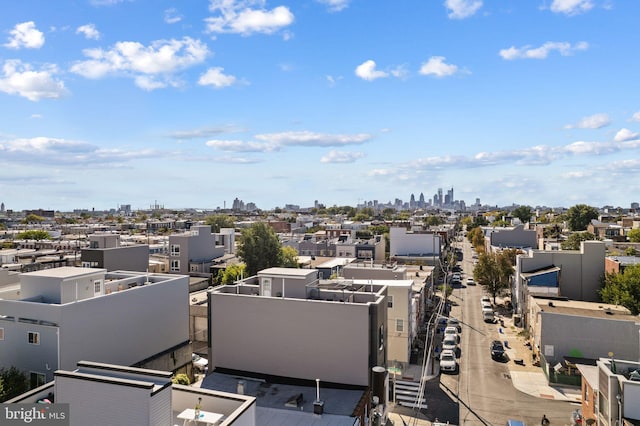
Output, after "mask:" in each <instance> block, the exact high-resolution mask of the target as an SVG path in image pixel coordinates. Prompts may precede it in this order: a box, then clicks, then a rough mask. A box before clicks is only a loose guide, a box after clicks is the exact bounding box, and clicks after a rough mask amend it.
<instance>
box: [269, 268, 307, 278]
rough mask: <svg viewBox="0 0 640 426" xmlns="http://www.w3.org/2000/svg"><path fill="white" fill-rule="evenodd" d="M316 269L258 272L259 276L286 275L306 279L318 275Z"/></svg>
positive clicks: (273, 269)
mask: <svg viewBox="0 0 640 426" xmlns="http://www.w3.org/2000/svg"><path fill="white" fill-rule="evenodd" d="M317 273H318V271H316V270H315V269H301V268H267V269H263V270H261V271H259V272H258V275H286V276H289V277H306V276H308V275H313V274H317Z"/></svg>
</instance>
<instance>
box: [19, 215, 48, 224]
mask: <svg viewBox="0 0 640 426" xmlns="http://www.w3.org/2000/svg"><path fill="white" fill-rule="evenodd" d="M41 222H44V217H42V216H38V215H37V214H33V213H29V214H28V215H26V216H25V217H24V219H22V220H21V221H20V223H22V224H27V223H41Z"/></svg>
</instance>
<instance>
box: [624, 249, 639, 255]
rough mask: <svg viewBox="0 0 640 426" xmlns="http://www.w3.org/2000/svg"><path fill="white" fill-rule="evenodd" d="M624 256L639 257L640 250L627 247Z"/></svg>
mask: <svg viewBox="0 0 640 426" xmlns="http://www.w3.org/2000/svg"><path fill="white" fill-rule="evenodd" d="M624 255H625V256H637V255H638V250H636V248H635V247H627V248H626V249H624Z"/></svg>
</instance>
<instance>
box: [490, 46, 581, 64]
mask: <svg viewBox="0 0 640 426" xmlns="http://www.w3.org/2000/svg"><path fill="white" fill-rule="evenodd" d="M588 48H589V43H587V42H585V41H581V42H578V43H576V44H574V45H571V43H568V42H554V41H548V42H546V43H544V44H543V45H542V46H540V47H531V46H523V47H515V46H511V47H510V48H508V49H502V50H500V52H499V53H498V54H499V55H500V56H502V59H506V60H507V61H511V60H514V59H545V58H546V57H547V56H549V53H551V52H553V51H558V52H559V53H560V55H562V56H569V55H571V54H573V53H574V52H578V51H582V50H587V49H588Z"/></svg>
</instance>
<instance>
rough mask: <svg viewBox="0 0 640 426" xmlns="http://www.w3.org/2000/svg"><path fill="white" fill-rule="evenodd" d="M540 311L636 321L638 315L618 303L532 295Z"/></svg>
mask: <svg viewBox="0 0 640 426" xmlns="http://www.w3.org/2000/svg"><path fill="white" fill-rule="evenodd" d="M533 301H534V303H536V304H537V305H538V306H539V307H540V310H541V311H544V312H551V313H557V314H564V315H578V316H585V317H591V318H607V319H615V320H623V321H638V317H637V316H635V315H631V312H630V311H629V310H628V309H627V308H625V307H623V306H619V305H610V304H607V303H597V302H582V301H576V300H558V299H548V298H540V297H534V298H533Z"/></svg>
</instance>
